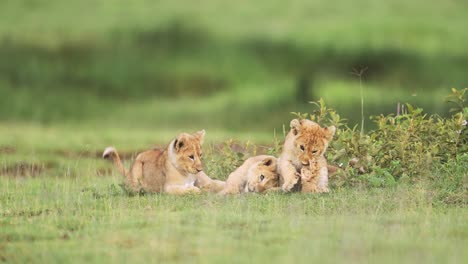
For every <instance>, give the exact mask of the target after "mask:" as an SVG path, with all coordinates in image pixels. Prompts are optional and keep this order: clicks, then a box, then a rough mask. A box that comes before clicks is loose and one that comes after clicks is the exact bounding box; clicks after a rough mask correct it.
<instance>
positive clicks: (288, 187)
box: [281, 172, 301, 192]
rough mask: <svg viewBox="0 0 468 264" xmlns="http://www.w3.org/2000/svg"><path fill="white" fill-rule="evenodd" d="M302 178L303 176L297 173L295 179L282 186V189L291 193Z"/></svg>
mask: <svg viewBox="0 0 468 264" xmlns="http://www.w3.org/2000/svg"><path fill="white" fill-rule="evenodd" d="M300 178H301V174H300V173H297V172H296V173H295V174H294V178H293V179H291V180H289V181H287V182H284V183H283V185H282V186H281V189H282V190H283V191H284V192H290V191H291V190H292V189H293V188H294V186H296V184H297V183H298V182H299V179H300Z"/></svg>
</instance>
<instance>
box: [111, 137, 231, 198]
mask: <svg viewBox="0 0 468 264" xmlns="http://www.w3.org/2000/svg"><path fill="white" fill-rule="evenodd" d="M204 136H205V131H204V130H202V131H199V132H197V133H195V134H193V135H192V134H188V133H182V134H180V135H179V136H177V138H176V139H174V140H172V141H171V143H170V144H169V146H168V147H167V148H165V149H152V150H147V151H144V152H142V153H140V154H138V155H137V157H136V159H135V160H134V162H133V164H132V166H131V168H130V170H128V171H127V170H126V169H125V167H124V166H123V164H122V162H121V160H120V157H119V154H118V153H117V150H116V149H115V148H113V147H109V148H106V149H105V150H104V153H103V157H104V158H106V159H112V160H113V162H114V164H115V166H116V167H117V169H118V170H119V171H120V173H121V174H123V175H124V176H125V185H126V187H127V188H128V189H129V190H130V191H132V192H140V191H144V192H149V193H159V192H166V193H170V194H187V193H199V192H200V188H202V189H206V190H209V191H213V192H217V191H219V190H221V189H222V188H223V187H224V182H222V181H217V180H212V179H210V178H209V177H208V176H207V175H206V174H205V173H204V172H203V167H202V161H201V155H202V150H201V145H202V143H203V139H204Z"/></svg>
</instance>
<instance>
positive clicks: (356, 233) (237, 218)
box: [0, 124, 468, 263]
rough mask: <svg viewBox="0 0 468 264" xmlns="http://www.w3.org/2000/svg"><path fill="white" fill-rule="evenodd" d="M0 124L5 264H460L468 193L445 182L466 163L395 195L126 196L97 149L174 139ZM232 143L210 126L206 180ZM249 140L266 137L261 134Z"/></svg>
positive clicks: (0, 246) (467, 231) (363, 191)
mask: <svg viewBox="0 0 468 264" xmlns="http://www.w3.org/2000/svg"><path fill="white" fill-rule="evenodd" d="M0 128H1V129H0V153H1V159H0V163H1V166H0V169H1V173H0V201H1V203H0V227H1V228H0V261H3V262H7V263H24V262H34V263H44V262H47V263H64V262H67V263H70V262H71V263H74V262H76V263H81V262H91V263H102V262H122V263H126V262H129V261H133V262H137V263H139V262H148V261H152V262H164V263H181V262H197V263H199V262H203V263H219V262H228V263H257V262H260V263H263V262H271V263H285V262H288V263H289V262H299V263H311V262H318V261H320V262H324V263H337V262H338V263H339V262H344V263H363V262H379V263H395V262H398V263H414V262H420V261H423V262H425V263H463V262H466V260H467V259H468V255H467V252H466V250H465V248H466V246H465V245H466V243H467V242H468V241H467V240H468V224H467V222H466V219H467V217H468V211H467V208H466V198H463V197H464V196H463V195H464V194H463V193H460V191H457V190H461V192H463V189H460V188H459V187H458V185H455V186H451V184H457V182H459V180H455V181H454V180H453V179H454V178H460V175H461V177H464V178H465V179H466V165H467V164H466V163H460V164H457V163H455V162H453V163H450V164H448V166H447V167H446V168H445V169H441V170H434V171H433V173H434V175H433V177H432V181H421V182H420V183H417V184H411V185H405V184H398V185H396V186H394V187H392V188H373V189H372V188H371V189H368V188H362V187H356V188H334V189H333V190H332V192H331V193H329V194H322V195H303V194H297V193H296V194H267V195H241V196H232V197H219V196H217V195H214V194H202V195H199V196H195V195H194V196H184V197H174V196H169V195H164V194H160V195H144V196H128V195H127V194H126V193H125V192H124V191H123V190H122V189H121V187H120V186H119V185H120V184H121V183H122V176H121V175H119V174H118V172H116V171H115V170H110V169H111V168H112V166H111V164H109V163H108V162H106V161H104V160H102V159H100V157H99V155H100V151H102V149H103V148H104V147H105V146H106V145H109V144H112V145H115V146H117V147H118V148H119V149H120V150H122V151H124V152H127V153H134V152H135V151H137V150H139V149H145V148H148V147H150V146H151V145H153V144H157V145H159V146H163V145H164V144H166V143H167V141H168V140H170V138H171V137H172V136H173V134H171V133H170V132H165V131H164V130H162V131H155V132H154V133H153V132H151V131H149V130H144V129H141V130H132V131H130V132H128V131H125V130H118V129H116V130H114V129H102V130H97V129H93V128H91V127H90V128H86V127H81V128H78V126H76V125H75V126H71V125H70V126H68V127H67V126H58V127H43V126H37V125H25V124H23V125H16V126H12V125H3V126H1V127H0ZM213 134H214V135H213ZM228 136H229V133H226V132H218V134H216V133H210V131H208V134H207V137H208V142H207V143H206V145H205V146H204V153H205V155H204V157H205V167H206V170H207V172H208V173H209V174H210V176H212V177H216V178H219V179H225V178H226V176H227V174H228V172H229V171H230V170H231V169H232V167H233V166H234V165H235V164H234V161H232V160H230V158H231V157H230V156H229V155H230V154H229V152H226V151H223V150H221V149H219V143H217V142H219V140H223V139H226V138H228ZM244 136H245V135H244ZM244 136H243V135H242V134H239V135H237V137H238V138H244ZM244 140H245V139H244ZM252 140H254V142H272V141H273V139H272V136H267V135H263V136H260V137H258V138H254V139H252ZM215 162H216V163H215ZM20 164H25V165H26V169H21V168H20V167H19V165H20ZM126 165H127V166H128V165H129V160H128V159H127V160H126ZM28 166H29V167H28ZM15 169H16V170H15ZM332 181H333V179H332ZM454 190H455V192H456V193H454ZM452 198H453V199H452Z"/></svg>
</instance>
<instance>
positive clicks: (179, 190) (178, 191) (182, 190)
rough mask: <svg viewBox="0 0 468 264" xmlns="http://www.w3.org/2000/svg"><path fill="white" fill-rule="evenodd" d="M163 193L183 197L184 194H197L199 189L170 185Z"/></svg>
mask: <svg viewBox="0 0 468 264" xmlns="http://www.w3.org/2000/svg"><path fill="white" fill-rule="evenodd" d="M164 191H165V192H166V193H168V194H175V195H184V194H199V193H200V192H201V190H200V188H198V187H195V186H185V185H170V186H166V187H165V188H164Z"/></svg>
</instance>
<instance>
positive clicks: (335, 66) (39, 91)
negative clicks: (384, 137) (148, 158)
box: [0, 0, 468, 135]
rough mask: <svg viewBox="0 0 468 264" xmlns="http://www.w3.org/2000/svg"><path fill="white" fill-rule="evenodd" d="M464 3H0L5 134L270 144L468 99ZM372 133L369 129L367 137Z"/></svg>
mask: <svg viewBox="0 0 468 264" xmlns="http://www.w3.org/2000/svg"><path fill="white" fill-rule="evenodd" d="M467 10H468V2H467V1H465V0H445V1H423V0H412V1H404V0H393V1H376V0H355V1H348V0H336V1H325V0H293V1H276V0H258V1H246V0H238V1H214V0H199V1H170V0H159V1H153V0H151V1H150V0H115V1H111V0H93V1H91V0H89V1H87V0H82V1H63V0H43V1H40V0H2V1H1V2H0V121H1V122H2V123H3V124H23V123H26V124H29V123H33V124H41V125H42V124H44V125H47V126H49V125H50V126H54V125H68V124H69V125H71V126H76V125H77V124H79V125H80V126H85V127H90V128H94V127H96V126H106V127H116V128H117V127H118V128H126V129H130V128H138V129H155V130H157V129H161V130H187V131H191V130H194V129H200V128H205V129H210V130H212V131H227V132H228V133H236V132H240V131H243V132H244V133H245V132H248V133H269V134H270V135H271V133H272V132H273V130H275V129H276V130H277V131H281V130H282V125H283V124H289V120H290V119H291V118H292V116H291V115H290V114H289V113H290V112H292V111H295V112H298V111H301V112H305V111H309V112H310V111H312V106H311V105H310V104H307V102H308V101H311V100H318V99H319V98H320V97H323V98H324V99H325V101H326V102H327V103H328V104H329V105H331V106H333V107H334V108H336V109H337V110H338V111H339V112H340V113H341V114H342V116H343V117H345V118H348V119H349V120H350V123H351V124H355V123H358V122H359V120H360V100H361V98H360V86H359V79H358V78H357V77H356V76H354V75H352V74H351V72H352V71H353V69H361V68H365V67H368V70H367V72H366V73H365V75H364V78H363V81H364V82H363V83H364V102H365V115H366V116H370V115H375V114H379V113H391V112H395V111H396V105H397V103H398V102H410V103H412V104H414V105H417V106H420V107H423V108H425V110H427V111H428V112H429V113H440V114H442V115H445V114H446V113H447V108H448V106H446V105H445V104H444V102H443V96H444V95H445V94H447V93H448V92H449V89H450V88H451V87H456V88H464V87H466V86H468V49H467V44H468V30H467V29H466V27H467V25H468V15H467ZM369 123H370V122H369V121H367V124H369Z"/></svg>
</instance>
